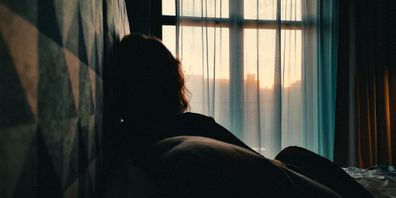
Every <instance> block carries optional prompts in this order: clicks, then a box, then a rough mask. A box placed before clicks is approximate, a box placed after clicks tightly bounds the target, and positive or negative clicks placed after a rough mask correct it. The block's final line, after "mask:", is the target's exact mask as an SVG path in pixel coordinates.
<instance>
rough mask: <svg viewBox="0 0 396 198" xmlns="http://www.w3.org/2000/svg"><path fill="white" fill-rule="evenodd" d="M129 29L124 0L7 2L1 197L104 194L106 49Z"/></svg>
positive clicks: (0, 89)
mask: <svg viewBox="0 0 396 198" xmlns="http://www.w3.org/2000/svg"><path fill="white" fill-rule="evenodd" d="M109 10H110V11H111V15H110V16H111V17H113V18H109V17H107V18H104V17H103V16H109V15H108V13H107V12H109ZM115 13H116V14H115ZM108 26H110V27H108ZM128 33H129V24H128V20H127V16H126V11H125V3H124V1H123V0H58V1H53V0H29V1H15V0H2V1H1V2H0V162H1V163H0V178H1V182H0V197H4V198H8V197H51V198H52V197H100V194H99V193H97V187H98V186H99V185H100V183H101V181H102V180H101V178H100V177H101V175H102V174H101V171H102V167H101V166H102V161H101V159H102V158H101V149H102V148H101V141H102V134H103V132H102V128H103V127H102V125H103V78H105V76H104V75H106V72H105V71H104V68H108V67H110V65H106V64H110V62H109V61H107V62H106V61H105V60H108V58H106V57H108V56H109V53H111V49H105V47H107V48H111V46H109V45H108V44H106V43H108V40H112V41H113V42H114V41H118V40H119V38H121V37H122V36H123V35H125V34H128ZM108 35H111V36H112V37H114V38H109V37H108Z"/></svg>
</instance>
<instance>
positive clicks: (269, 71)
mask: <svg viewBox="0 0 396 198" xmlns="http://www.w3.org/2000/svg"><path fill="white" fill-rule="evenodd" d="M176 6H177V9H176V10H177V11H176V13H177V15H178V16H177V19H178V23H177V24H178V25H177V27H176V28H175V30H174V31H175V34H174V35H176V38H175V39H173V40H172V41H174V42H175V43H173V44H171V43H169V42H170V40H169V39H168V41H167V40H166V38H165V39H164V42H165V44H167V43H169V44H168V45H169V46H175V48H174V49H176V50H175V54H176V55H177V56H178V57H179V58H180V59H181V61H182V63H183V67H184V72H185V75H186V80H187V88H188V89H189V90H190V92H191V104H192V109H191V111H194V112H199V113H203V114H206V115H209V116H213V117H214V118H215V119H216V121H217V122H219V123H220V124H222V125H223V126H225V127H226V128H228V129H229V130H230V131H232V132H233V133H235V134H236V135H237V136H238V137H239V138H241V139H242V140H243V141H245V142H246V143H247V144H248V145H250V146H251V147H252V148H254V149H256V150H257V151H259V152H260V153H262V154H264V155H265V156H267V157H274V156H275V155H276V154H277V153H278V152H279V151H280V150H281V149H282V148H284V147H286V146H289V145H298V146H302V147H305V148H308V149H310V150H312V151H314V152H317V153H319V154H321V155H323V156H325V157H328V158H329V159H332V157H333V141H334V138H333V136H334V112H335V110H334V107H335V87H336V86H335V83H336V66H335V64H336V58H337V57H336V44H337V42H336V40H337V37H336V34H335V33H336V27H337V26H336V25H337V24H336V17H335V16H336V8H337V7H336V5H335V1H330V0H245V1H241V0H229V1H226V0H216V1H214V0H211V1H208V0H189V1H183V0H176ZM197 21H200V22H201V23H200V24H199V25H196V24H197ZM170 31H172V30H170Z"/></svg>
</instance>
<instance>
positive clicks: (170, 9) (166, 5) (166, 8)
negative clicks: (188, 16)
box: [162, 0, 176, 16]
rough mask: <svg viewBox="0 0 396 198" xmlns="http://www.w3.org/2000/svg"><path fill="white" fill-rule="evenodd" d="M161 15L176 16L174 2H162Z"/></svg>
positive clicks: (172, 0)
mask: <svg viewBox="0 0 396 198" xmlns="http://www.w3.org/2000/svg"><path fill="white" fill-rule="evenodd" d="M162 15H173V16H174V15H176V11H175V0H162Z"/></svg>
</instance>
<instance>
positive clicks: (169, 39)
mask: <svg viewBox="0 0 396 198" xmlns="http://www.w3.org/2000/svg"><path fill="white" fill-rule="evenodd" d="M162 43H164V45H165V46H166V47H167V48H168V49H169V51H171V52H172V54H173V56H176V28H175V26H173V25H163V26H162Z"/></svg>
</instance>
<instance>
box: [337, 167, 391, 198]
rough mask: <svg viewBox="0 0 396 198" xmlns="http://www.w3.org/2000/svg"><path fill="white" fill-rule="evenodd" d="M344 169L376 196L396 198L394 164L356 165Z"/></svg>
mask: <svg viewBox="0 0 396 198" xmlns="http://www.w3.org/2000/svg"><path fill="white" fill-rule="evenodd" d="M343 169H344V171H345V172H347V173H348V174H349V175H350V176H351V177H353V178H354V179H355V180H356V181H357V182H359V183H360V184H361V185H362V186H364V187H365V188H366V189H367V190H368V191H369V192H370V193H371V194H373V195H374V197H381V198H390V197H392V198H396V169H395V167H394V166H389V165H379V166H373V167H370V168H367V169H362V168H356V167H347V168H343Z"/></svg>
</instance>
